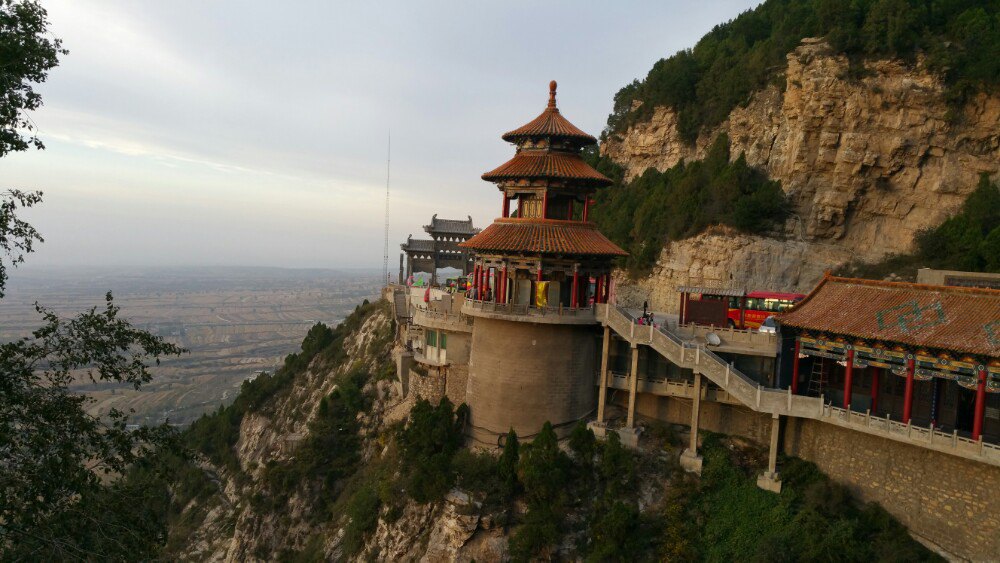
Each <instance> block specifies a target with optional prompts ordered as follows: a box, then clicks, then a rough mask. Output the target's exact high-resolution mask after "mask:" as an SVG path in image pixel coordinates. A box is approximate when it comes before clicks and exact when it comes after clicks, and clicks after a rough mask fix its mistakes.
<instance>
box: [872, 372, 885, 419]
mask: <svg viewBox="0 0 1000 563" xmlns="http://www.w3.org/2000/svg"><path fill="white" fill-rule="evenodd" d="M881 372H882V368H872V409H871V410H872V414H878V376H879V373H881Z"/></svg>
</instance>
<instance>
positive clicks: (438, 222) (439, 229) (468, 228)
mask: <svg viewBox="0 0 1000 563" xmlns="http://www.w3.org/2000/svg"><path fill="white" fill-rule="evenodd" d="M424 230H425V231H427V232H428V233H431V232H435V233H457V234H466V235H471V234H475V233H478V232H479V229H477V228H475V227H473V226H472V217H471V216H469V218H468V219H438V216H437V214H436V213H435V214H434V216H433V217H431V224H430V225H424Z"/></svg>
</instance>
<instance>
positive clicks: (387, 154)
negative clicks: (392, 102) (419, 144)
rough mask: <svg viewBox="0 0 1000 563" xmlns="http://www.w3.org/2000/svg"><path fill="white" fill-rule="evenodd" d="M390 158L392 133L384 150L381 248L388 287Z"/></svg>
mask: <svg viewBox="0 0 1000 563" xmlns="http://www.w3.org/2000/svg"><path fill="white" fill-rule="evenodd" d="M391 158H392V131H391V130H390V131H389V134H388V142H387V143H386V150H385V245H384V246H383V248H382V281H384V282H385V284H386V285H387V286H388V285H389V163H390V162H391Z"/></svg>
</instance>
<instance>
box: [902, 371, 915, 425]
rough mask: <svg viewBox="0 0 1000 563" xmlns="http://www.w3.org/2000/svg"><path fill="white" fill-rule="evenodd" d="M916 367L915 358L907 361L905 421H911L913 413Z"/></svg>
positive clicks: (904, 403) (904, 398)
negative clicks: (914, 373) (914, 371)
mask: <svg viewBox="0 0 1000 563" xmlns="http://www.w3.org/2000/svg"><path fill="white" fill-rule="evenodd" d="M915 368H916V366H915V365H914V362H913V360H912V359H911V360H907V361H906V391H904V393H903V422H904V423H909V422H910V418H911V417H910V415H911V414H912V413H913V370H914V369H915Z"/></svg>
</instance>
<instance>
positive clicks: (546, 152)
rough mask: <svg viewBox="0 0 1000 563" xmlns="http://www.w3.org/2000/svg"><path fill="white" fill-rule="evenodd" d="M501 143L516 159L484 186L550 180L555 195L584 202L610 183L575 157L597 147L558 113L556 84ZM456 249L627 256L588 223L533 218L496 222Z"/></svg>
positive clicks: (491, 175)
mask: <svg viewBox="0 0 1000 563" xmlns="http://www.w3.org/2000/svg"><path fill="white" fill-rule="evenodd" d="M503 139H504V140H506V141H509V142H512V143H515V144H518V145H519V148H518V151H517V154H515V155H514V158H512V159H510V160H508V161H507V162H506V163H504V164H502V165H501V166H500V167H498V168H497V169H495V170H492V171H490V172H487V173H485V174H483V179H484V180H486V181H489V182H496V183H504V182H517V181H520V180H536V179H544V180H555V181H557V182H558V183H559V189H560V190H565V189H567V188H569V189H572V188H578V189H581V190H583V191H584V192H585V194H584V195H588V196H589V193H590V192H591V191H593V190H594V189H595V188H597V187H599V186H607V185H610V184H611V183H612V181H611V180H610V179H608V178H607V177H606V176H604V175H603V174H601V173H600V172H598V171H597V170H594V169H593V168H592V167H591V166H590V165H589V164H587V163H586V162H584V160H583V159H582V158H581V157H580V153H579V151H580V147H582V146H584V145H590V144H594V143H596V142H597V141H596V139H594V138H593V137H592V136H590V135H588V134H586V133H584V132H583V131H581V130H580V129H579V128H577V127H576V126H575V125H573V124H572V123H570V122H569V121H568V120H567V119H566V118H564V117H563V116H562V115H561V114H560V113H559V108H557V107H556V82H555V80H553V81H552V82H551V83H549V104H548V107H546V108H545V111H543V112H542V114H541V115H539V116H538V117H536V118H535V119H534V120H532V121H531V122H529V123H528V124H526V125H524V126H522V127H519V128H517V129H514V130H513V131H510V132H508V133H505V134H504V135H503ZM531 141H542V142H539V143H537V144H533V143H531ZM546 197H547V196H546ZM459 246H461V247H463V248H469V249H472V250H476V251H480V252H498V253H504V252H516V253H524V254H561V255H580V256H605V257H615V256H625V255H626V254H627V253H626V252H625V251H624V250H622V249H621V248H618V246H617V245H615V244H614V243H613V242H611V241H610V240H608V239H607V237H605V236H604V235H603V234H601V232H600V231H598V230H597V227H596V226H594V225H593V224H591V223H586V222H582V221H568V220H557V219H543V218H538V217H530V218H529V217H519V218H503V219H497V220H496V221H494V222H493V224H492V225H490V226H488V227H486V229H484V230H483V231H482V232H481V233H479V234H477V235H476V236H474V237H472V238H470V239H469V240H467V241H465V242H463V243H461V244H459Z"/></svg>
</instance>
